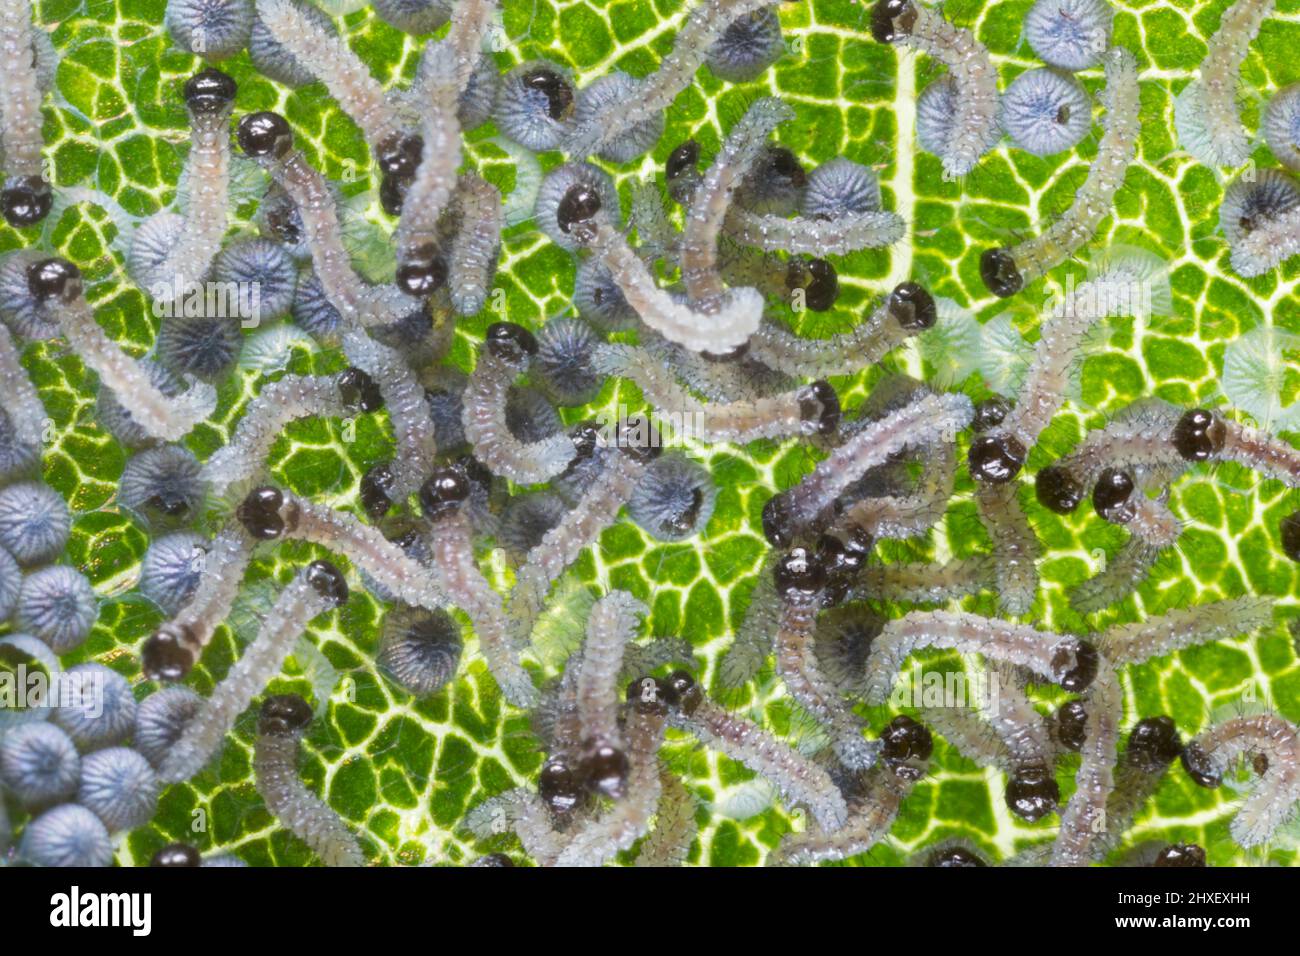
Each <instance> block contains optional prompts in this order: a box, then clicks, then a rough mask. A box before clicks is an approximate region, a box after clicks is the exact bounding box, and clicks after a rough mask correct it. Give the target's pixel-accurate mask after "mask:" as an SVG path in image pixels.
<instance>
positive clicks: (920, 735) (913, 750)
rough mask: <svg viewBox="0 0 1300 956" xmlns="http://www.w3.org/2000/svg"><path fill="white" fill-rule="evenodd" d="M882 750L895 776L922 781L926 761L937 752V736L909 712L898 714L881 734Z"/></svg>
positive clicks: (882, 754) (881, 752) (883, 756)
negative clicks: (908, 714)
mask: <svg viewBox="0 0 1300 956" xmlns="http://www.w3.org/2000/svg"><path fill="white" fill-rule="evenodd" d="M880 743H881V744H882V747H883V749H882V750H881V751H880V756H881V757H882V758H883V759H884V761H885V763H886V764H887V765H888V766H889V768H890V770H892V771H893V772H894V774H895V775H896V776H899V777H902V778H903V779H906V780H919V779H921V777H922V776H923V775H924V768H923V766H922V765H923V764H924V763H925V761H927V760H929V759H930V754H931V753H932V752H933V751H934V737H933V736H931V734H930V730H929V728H927V727H926V726H925V725H924V724H920V723H917V722H916V721H915V720H913V719H912V718H911V717H908V716H907V715H906V714H899V715H898V716H897V717H895V718H894V719H893V720H891V721H890V722H889V725H888V726H887V727H885V729H884V730H883V731H881V733H880Z"/></svg>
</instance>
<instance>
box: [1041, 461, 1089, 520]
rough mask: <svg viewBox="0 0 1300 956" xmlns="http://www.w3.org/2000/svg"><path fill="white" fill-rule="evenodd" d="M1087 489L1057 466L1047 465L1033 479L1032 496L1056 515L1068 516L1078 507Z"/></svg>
mask: <svg viewBox="0 0 1300 956" xmlns="http://www.w3.org/2000/svg"><path fill="white" fill-rule="evenodd" d="M1086 493H1087V489H1086V488H1084V487H1083V484H1082V483H1081V482H1080V481H1079V480H1078V479H1077V478H1075V477H1074V476H1073V475H1072V474H1070V472H1069V471H1067V470H1066V469H1064V468H1061V467H1058V466H1057V465H1048V466H1047V467H1046V468H1043V469H1042V470H1040V471H1039V472H1038V475H1037V477H1035V478H1034V494H1035V495H1037V496H1038V501H1039V503H1040V504H1041V505H1042V506H1043V507H1044V508H1046V509H1047V510H1049V511H1055V512H1056V513H1057V514H1058V515H1068V514H1070V513H1071V512H1073V511H1074V509H1075V508H1077V507H1079V502H1081V501H1083V496H1084V495H1085V494H1086Z"/></svg>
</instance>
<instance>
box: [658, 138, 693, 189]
mask: <svg viewBox="0 0 1300 956" xmlns="http://www.w3.org/2000/svg"><path fill="white" fill-rule="evenodd" d="M699 162H700V144H699V143H697V142H695V140H693V139H688V140H687V141H686V142H684V143H682V144H681V145H680V146H678V147H677V148H676V149H674V150H673V151H672V152H671V153H669V154H668V161H667V162H665V163H664V178H665V179H667V180H668V181H669V182H672V181H673V180H674V179H678V178H680V177H681V175H682V174H683V173H686V172H688V171H689V172H697V171H698V168H699Z"/></svg>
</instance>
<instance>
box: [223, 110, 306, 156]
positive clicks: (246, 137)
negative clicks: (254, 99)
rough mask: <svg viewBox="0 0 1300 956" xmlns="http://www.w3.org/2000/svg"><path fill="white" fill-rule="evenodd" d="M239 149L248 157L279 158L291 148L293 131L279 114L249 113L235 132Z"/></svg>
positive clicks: (267, 112)
mask: <svg viewBox="0 0 1300 956" xmlns="http://www.w3.org/2000/svg"><path fill="white" fill-rule="evenodd" d="M235 138H236V139H237V140H238V141H239V148H240V149H242V150H243V151H244V153H245V154H246V155H248V156H252V157H254V158H256V157H261V156H272V157H276V158H278V157H280V156H283V155H284V154H285V153H287V152H289V150H290V149H292V148H293V130H291V129H290V128H289V123H288V121H287V120H286V119H285V118H284V117H283V116H281V115H280V114H279V113H272V112H271V111H269V110H263V111H262V112H260V113H249V114H248V115H247V116H245V117H244V118H243V119H241V120H240V121H239V127H238V129H237V130H236V131H235Z"/></svg>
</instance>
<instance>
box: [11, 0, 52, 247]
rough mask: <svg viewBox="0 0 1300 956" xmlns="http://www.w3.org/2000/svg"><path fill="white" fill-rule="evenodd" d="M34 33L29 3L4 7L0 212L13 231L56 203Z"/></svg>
mask: <svg viewBox="0 0 1300 956" xmlns="http://www.w3.org/2000/svg"><path fill="white" fill-rule="evenodd" d="M34 38H35V31H34V29H33V27H32V7H31V3H30V2H29V0H4V2H3V4H0V50H4V51H5V54H4V57H3V62H2V63H0V103H2V104H3V109H4V122H3V123H2V124H0V157H3V161H4V167H5V168H4V171H5V173H7V174H8V175H7V178H6V179H5V181H4V188H3V190H0V213H3V215H4V218H5V220H6V221H7V222H8V223H9V224H10V225H11V226H14V227H19V228H20V227H23V226H31V225H34V224H35V223H37V222H39V221H40V220H42V219H44V218H45V217H46V216H47V215H48V214H49V212H50V209H51V207H52V205H53V199H52V197H51V193H50V184H49V183H48V182H46V179H45V175H46V174H45V166H44V160H42V158H41V150H42V149H43V148H44V145H45V143H44V140H43V139H42V138H41V88H40V83H39V79H38V75H37V70H36V68H35V66H36V62H35V61H36V49H39V48H38V47H37V48H36V49H34V48H33V40H34Z"/></svg>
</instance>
